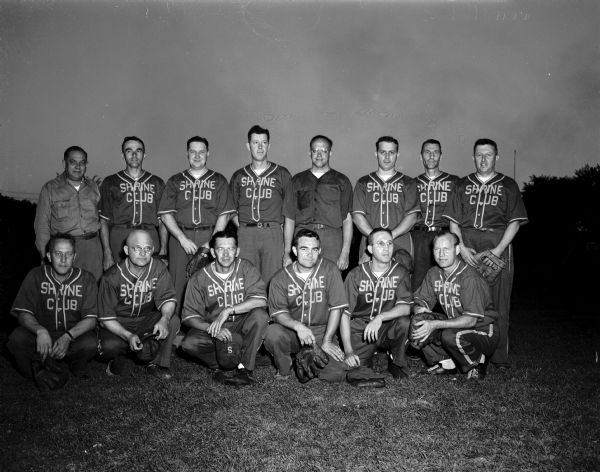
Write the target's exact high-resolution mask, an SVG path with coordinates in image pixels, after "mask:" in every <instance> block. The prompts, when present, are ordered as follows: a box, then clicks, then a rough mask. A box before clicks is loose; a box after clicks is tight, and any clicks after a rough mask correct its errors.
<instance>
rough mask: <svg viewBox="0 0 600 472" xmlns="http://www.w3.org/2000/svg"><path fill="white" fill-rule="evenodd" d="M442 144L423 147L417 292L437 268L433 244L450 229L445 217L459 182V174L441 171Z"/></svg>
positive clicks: (415, 229) (416, 235) (416, 239)
mask: <svg viewBox="0 0 600 472" xmlns="http://www.w3.org/2000/svg"><path fill="white" fill-rule="evenodd" d="M441 160H442V145H441V144H440V142H439V141H438V140H437V139H427V140H426V141H424V142H423V144H421V161H422V163H423V167H424V168H425V172H424V173H422V174H421V175H419V176H418V177H417V178H416V179H415V180H416V183H417V193H418V197H419V204H420V207H421V215H420V216H419V219H418V220H417V223H416V224H415V225H414V226H413V228H412V230H411V233H410V234H411V236H412V240H413V244H414V258H413V260H414V270H413V290H416V289H417V288H419V287H420V286H421V282H423V279H424V278H425V274H426V273H427V271H428V270H429V269H430V268H431V267H433V266H434V265H435V261H434V259H433V251H432V242H433V237H434V236H435V234H436V232H437V231H440V230H443V229H448V228H449V223H448V220H446V219H445V218H442V215H443V214H444V210H445V208H446V205H447V204H448V202H449V201H450V196H451V194H452V191H453V190H454V187H455V185H456V182H457V181H458V180H459V179H458V177H457V176H456V175H452V174H448V173H447V172H443V171H442V170H440V162H441Z"/></svg>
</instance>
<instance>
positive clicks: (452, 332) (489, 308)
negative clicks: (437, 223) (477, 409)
mask: <svg viewBox="0 0 600 472" xmlns="http://www.w3.org/2000/svg"><path fill="white" fill-rule="evenodd" d="M460 252H461V249H460V247H459V244H458V237H457V236H456V235H455V234H454V233H451V232H450V231H448V230H443V231H441V232H438V233H437V234H436V235H435V237H434V239H433V254H434V257H435V261H436V263H437V265H438V267H432V268H431V269H429V271H428V272H427V275H426V276H425V280H424V281H423V283H422V284H421V286H420V287H419V289H418V290H417V291H416V293H415V308H414V313H415V315H418V314H420V313H424V312H431V310H433V307H434V306H435V305H436V303H439V304H440V306H441V307H442V309H443V310H444V313H445V316H441V315H440V316H438V319H434V320H421V321H416V322H415V327H416V328H417V329H416V330H415V331H414V333H413V338H414V340H416V341H421V342H423V341H424V340H426V339H427V338H430V335H431V334H432V333H434V332H435V331H436V330H440V331H441V333H439V334H440V336H439V341H440V342H439V343H438V342H437V341H436V342H435V343H430V344H425V345H424V346H423V347H422V350H423V354H424V355H425V359H426V361H427V363H428V365H433V368H431V369H429V370H428V373H430V374H434V375H440V374H449V373H454V372H456V369H455V368H453V367H450V368H445V367H444V366H443V365H444V363H443V362H441V361H442V360H444V359H445V358H447V357H448V354H449V355H450V356H451V358H452V359H453V360H454V362H456V363H457V364H458V366H459V368H460V370H461V372H463V373H467V377H468V378H469V379H483V378H484V377H485V374H486V369H485V367H486V360H487V359H489V356H490V355H491V354H492V353H493V352H494V351H495V349H496V346H497V345H498V339H499V337H500V335H499V332H498V328H497V326H496V324H495V323H496V319H497V317H498V313H497V312H496V310H495V309H494V304H493V302H492V297H491V295H490V290H489V287H488V285H487V283H486V281H485V280H484V279H483V278H482V277H481V276H480V275H479V273H478V272H477V270H475V269H474V268H473V267H471V266H469V265H468V264H466V263H465V262H464V261H463V260H462V259H461V258H460V257H458V255H459V254H460ZM430 339H431V338H430ZM440 344H441V345H440ZM451 364H453V362H452V363H451Z"/></svg>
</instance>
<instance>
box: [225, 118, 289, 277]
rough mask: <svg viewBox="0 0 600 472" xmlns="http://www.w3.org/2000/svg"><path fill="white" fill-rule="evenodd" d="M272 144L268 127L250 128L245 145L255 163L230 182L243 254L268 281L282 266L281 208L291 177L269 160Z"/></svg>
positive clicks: (240, 170)
mask: <svg viewBox="0 0 600 472" xmlns="http://www.w3.org/2000/svg"><path fill="white" fill-rule="evenodd" d="M270 145H271V143H270V133H269V130H268V129H265V128H261V127H260V126H258V125H254V126H253V127H252V128H250V130H249V131H248V142H247V143H246V147H247V148H248V151H249V152H250V158H251V161H252V162H251V163H250V164H248V165H247V166H245V167H243V168H241V169H239V170H237V171H236V172H235V173H234V174H233V176H232V177H231V182H230V183H229V185H230V187H231V193H232V195H233V203H234V205H235V208H236V210H237V214H236V215H235V216H234V219H233V221H234V223H235V224H236V225H237V226H238V227H239V230H238V234H239V247H240V257H241V258H244V259H248V260H249V261H250V262H252V264H253V265H254V266H255V267H256V268H257V269H258V270H259V272H260V274H261V277H262V279H263V280H264V282H265V283H269V280H271V277H272V276H273V274H274V273H275V272H277V271H278V270H279V269H280V268H281V265H282V261H283V231H282V225H283V222H284V217H283V213H282V209H283V200H284V198H285V195H286V192H288V191H289V187H290V180H291V175H290V173H289V171H288V170H287V169H286V168H285V167H283V166H280V165H277V164H275V163H273V162H269V160H268V158H267V152H268V150H269V147H270Z"/></svg>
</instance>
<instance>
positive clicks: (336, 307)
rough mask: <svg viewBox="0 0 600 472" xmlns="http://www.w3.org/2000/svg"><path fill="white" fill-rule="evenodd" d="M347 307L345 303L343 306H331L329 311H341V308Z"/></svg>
mask: <svg viewBox="0 0 600 472" xmlns="http://www.w3.org/2000/svg"><path fill="white" fill-rule="evenodd" d="M348 306H349V305H348V304H347V303H345V304H344V305H338V306H331V307H329V311H332V310H339V309H342V308H348Z"/></svg>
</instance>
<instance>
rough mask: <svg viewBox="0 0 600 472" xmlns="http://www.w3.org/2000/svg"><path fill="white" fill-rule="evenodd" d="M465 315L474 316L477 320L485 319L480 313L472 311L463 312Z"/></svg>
mask: <svg viewBox="0 0 600 472" xmlns="http://www.w3.org/2000/svg"><path fill="white" fill-rule="evenodd" d="M462 314H463V315H468V316H474V317H475V318H483V315H481V314H479V313H472V312H470V311H463V313H462Z"/></svg>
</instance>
